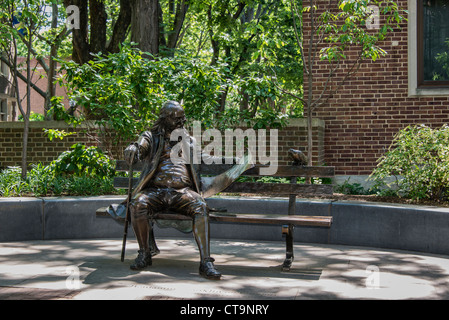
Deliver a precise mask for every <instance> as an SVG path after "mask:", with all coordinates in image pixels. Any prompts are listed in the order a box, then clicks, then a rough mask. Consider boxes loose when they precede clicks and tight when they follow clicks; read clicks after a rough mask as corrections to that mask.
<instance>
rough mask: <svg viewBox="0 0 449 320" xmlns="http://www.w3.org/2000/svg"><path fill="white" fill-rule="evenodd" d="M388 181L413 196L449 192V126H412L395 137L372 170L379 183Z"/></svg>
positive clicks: (435, 197)
mask: <svg viewBox="0 0 449 320" xmlns="http://www.w3.org/2000/svg"><path fill="white" fill-rule="evenodd" d="M390 176H394V177H395V178H396V180H395V181H394V182H393V183H391V184H389V185H387V187H389V189H392V190H397V193H398V194H399V195H402V196H404V197H407V198H411V199H415V200H416V199H432V200H441V199H445V198H447V197H448V196H449V127H448V126H447V125H444V126H442V127H441V128H440V129H432V128H429V127H427V126H425V125H416V126H409V127H407V128H405V129H403V130H401V131H400V132H399V133H398V134H397V135H396V137H395V138H394V140H393V142H392V144H391V146H390V148H389V150H388V152H387V153H386V154H385V155H384V156H382V157H381V158H380V159H379V163H378V165H377V167H376V168H375V169H374V171H373V173H372V174H371V179H373V180H374V181H375V182H376V187H385V185H386V183H385V181H386V179H387V178H388V177H390Z"/></svg>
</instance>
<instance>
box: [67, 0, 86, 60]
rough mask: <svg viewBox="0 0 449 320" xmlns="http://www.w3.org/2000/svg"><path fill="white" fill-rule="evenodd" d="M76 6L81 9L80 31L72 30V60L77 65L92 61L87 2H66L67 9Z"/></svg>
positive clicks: (84, 0) (78, 0) (73, 0)
mask: <svg viewBox="0 0 449 320" xmlns="http://www.w3.org/2000/svg"><path fill="white" fill-rule="evenodd" d="M70 5H75V6H77V7H78V8H79V18H80V20H79V22H80V24H79V29H78V28H74V29H72V43H73V50H72V59H73V61H75V62H76V63H79V64H84V63H86V62H88V61H89V60H90V54H89V52H90V48H89V39H88V34H89V32H88V26H89V23H88V22H89V12H88V5H87V0H64V6H65V7H66V8H67V7H68V6H70Z"/></svg>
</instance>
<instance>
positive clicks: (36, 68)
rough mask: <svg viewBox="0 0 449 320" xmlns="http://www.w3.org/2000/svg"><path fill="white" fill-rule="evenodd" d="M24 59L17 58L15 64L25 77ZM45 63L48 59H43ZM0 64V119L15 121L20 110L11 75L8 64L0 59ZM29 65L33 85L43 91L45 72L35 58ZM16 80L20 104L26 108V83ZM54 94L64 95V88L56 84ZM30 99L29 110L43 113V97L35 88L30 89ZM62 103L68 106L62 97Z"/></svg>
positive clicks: (44, 89)
mask: <svg viewBox="0 0 449 320" xmlns="http://www.w3.org/2000/svg"><path fill="white" fill-rule="evenodd" d="M25 61H26V58H25V57H18V58H17V64H18V65H20V66H21V67H20V71H21V73H22V75H23V76H25V77H26V66H25ZM45 63H47V64H48V59H46V60H45ZM0 64H1V66H0V71H1V72H0V107H1V109H0V121H16V120H17V118H18V116H19V115H20V110H19V109H18V106H17V99H16V96H15V94H16V93H15V90H14V88H13V86H12V81H13V79H12V75H11V73H10V71H9V68H8V66H7V65H6V64H5V63H4V62H3V61H0ZM30 66H31V69H32V77H31V82H32V83H33V85H35V86H36V87H38V88H39V89H41V91H42V92H44V93H45V92H46V91H47V74H46V73H45V71H44V70H43V68H42V67H41V65H40V64H39V63H38V62H37V61H36V59H33V60H31V63H30ZM18 81H19V94H20V97H21V102H22V106H23V108H24V109H25V110H26V105H27V96H26V92H27V88H26V87H27V84H26V82H25V81H23V80H21V79H19V80H18ZM55 95H56V96H66V93H65V90H64V88H62V87H60V86H59V85H56V92H55ZM30 100H31V104H30V106H31V111H32V112H34V113H40V114H44V105H45V98H44V97H43V96H42V95H40V94H39V93H38V92H37V91H36V90H34V89H31V91H30ZM63 103H64V104H65V106H66V107H68V101H67V99H64V100H63Z"/></svg>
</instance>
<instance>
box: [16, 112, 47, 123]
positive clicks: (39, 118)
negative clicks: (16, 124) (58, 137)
mask: <svg viewBox="0 0 449 320" xmlns="http://www.w3.org/2000/svg"><path fill="white" fill-rule="evenodd" d="M17 120H18V121H23V116H22V115H21V114H19V116H18V117H17ZM44 120H45V118H44V115H43V114H41V113H37V112H33V111H31V112H30V121H44Z"/></svg>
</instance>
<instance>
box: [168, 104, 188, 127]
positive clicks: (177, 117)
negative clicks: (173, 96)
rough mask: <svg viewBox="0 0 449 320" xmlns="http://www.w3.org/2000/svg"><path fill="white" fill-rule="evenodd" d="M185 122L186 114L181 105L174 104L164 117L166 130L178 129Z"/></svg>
mask: <svg viewBox="0 0 449 320" xmlns="http://www.w3.org/2000/svg"><path fill="white" fill-rule="evenodd" d="M185 122H186V115H185V113H184V109H183V108H182V107H181V106H174V107H173V108H172V109H171V110H170V113H169V115H168V116H167V117H166V118H165V128H166V129H167V130H168V131H173V130H175V129H180V128H182V127H183V126H184V123H185Z"/></svg>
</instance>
